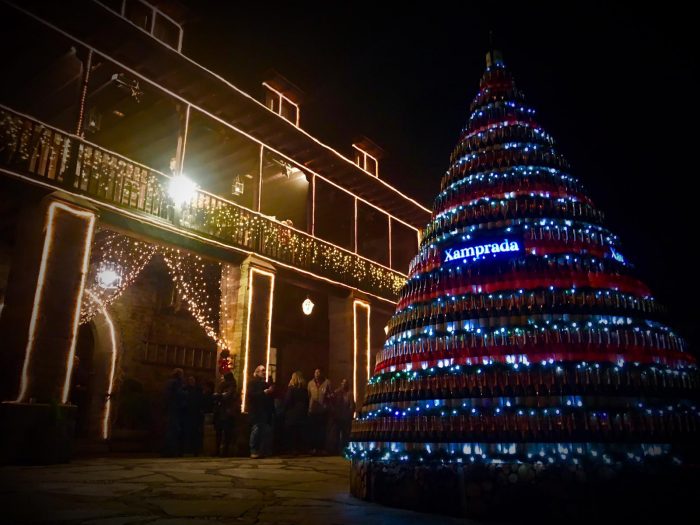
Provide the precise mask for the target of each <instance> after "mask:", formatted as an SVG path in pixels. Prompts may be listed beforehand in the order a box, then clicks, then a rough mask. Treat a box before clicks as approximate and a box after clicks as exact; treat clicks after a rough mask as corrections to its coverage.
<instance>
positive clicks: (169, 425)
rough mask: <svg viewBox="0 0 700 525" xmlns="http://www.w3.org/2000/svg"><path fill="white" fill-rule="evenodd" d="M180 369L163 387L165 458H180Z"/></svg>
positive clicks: (181, 403) (181, 393) (181, 373)
mask: <svg viewBox="0 0 700 525" xmlns="http://www.w3.org/2000/svg"><path fill="white" fill-rule="evenodd" d="M183 375H184V372H183V371H182V368H175V369H174V370H173V373H172V376H171V377H170V379H169V380H168V383H167V385H166V387H165V417H166V426H165V446H164V448H163V455H164V456H166V457H176V456H182V423H183V421H182V419H183V417H182V416H183V390H182V388H183V386H184V384H183V380H182V377H183Z"/></svg>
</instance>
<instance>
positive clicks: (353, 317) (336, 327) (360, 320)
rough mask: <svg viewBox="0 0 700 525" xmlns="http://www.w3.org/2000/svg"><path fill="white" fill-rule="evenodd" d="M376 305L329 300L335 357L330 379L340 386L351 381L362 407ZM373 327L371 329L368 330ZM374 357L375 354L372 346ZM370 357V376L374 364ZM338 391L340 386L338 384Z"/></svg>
mask: <svg viewBox="0 0 700 525" xmlns="http://www.w3.org/2000/svg"><path fill="white" fill-rule="evenodd" d="M371 316H372V305H371V304H370V303H369V302H367V301H365V300H363V299H359V298H357V297H354V296H352V295H350V296H348V297H341V298H339V297H332V296H331V297H329V298H328V322H329V324H330V327H329V328H330V330H329V331H330V347H331V355H330V359H329V360H328V362H329V367H328V368H329V370H328V376H329V377H332V378H333V379H334V381H335V382H336V383H338V382H339V381H340V379H342V378H345V379H347V380H348V383H349V385H350V388H351V389H352V390H353V392H354V393H355V403H357V404H358V405H359V404H361V403H362V400H363V399H364V397H365V386H366V385H367V381H368V379H369V376H368V375H367V363H368V360H367V354H368V345H371V337H372V326H371V323H368V320H370V321H371ZM368 325H369V326H368ZM369 348H370V353H371V346H370V347H369ZM371 360H372V358H371V357H370V375H371V369H372V368H373V365H374V363H372V362H371ZM333 386H334V387H337V386H338V384H334V385H333Z"/></svg>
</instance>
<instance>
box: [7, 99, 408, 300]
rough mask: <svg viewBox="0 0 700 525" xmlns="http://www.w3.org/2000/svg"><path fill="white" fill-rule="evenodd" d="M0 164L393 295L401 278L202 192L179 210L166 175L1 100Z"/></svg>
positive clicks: (348, 282) (380, 266) (389, 271)
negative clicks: (173, 199) (16, 110)
mask: <svg viewBox="0 0 700 525" xmlns="http://www.w3.org/2000/svg"><path fill="white" fill-rule="evenodd" d="M0 166H3V167H5V168H6V169H8V170H10V171H15V172H18V173H21V174H23V175H25V176H30V177H32V178H36V179H38V180H42V181H44V182H48V183H50V184H52V185H55V186H56V187H57V189H66V190H68V191H71V192H74V193H79V194H83V195H87V196H89V197H92V198H93V199H95V200H97V201H99V202H104V203H108V204H112V205H116V206H118V207H121V208H124V209H127V210H131V211H139V212H142V213H145V214H147V215H151V216H154V217H156V218H158V219H161V220H165V221H169V222H171V223H173V224H175V225H176V226H178V227H180V228H183V229H186V230H191V231H195V232H197V233H200V234H204V235H206V236H209V237H211V238H213V239H216V240H218V241H220V242H223V243H225V244H228V245H231V246H235V247H238V248H242V249H244V250H247V251H251V252H255V253H259V254H261V255H264V256H266V257H269V258H271V259H274V260H277V261H280V262H282V263H285V264H288V265H292V266H294V267H297V268H300V269H303V270H307V271H309V272H312V273H314V274H317V275H320V276H323V277H326V278H328V279H332V280H334V281H338V282H341V283H343V284H346V285H348V286H352V287H354V288H357V289H359V290H362V291H365V292H369V293H373V294H375V295H378V296H380V297H384V298H387V299H390V300H394V301H395V300H397V298H398V294H399V291H400V289H401V287H402V286H403V284H404V282H405V276H404V275H403V274H401V273H399V272H395V271H393V270H391V269H389V268H387V267H385V266H382V265H381V264H378V263H374V262H372V261H370V260H369V259H365V258H363V257H361V256H359V255H357V254H355V253H352V252H350V251H348V250H345V249H343V248H340V247H338V246H335V245H333V244H330V243H328V242H325V241H323V240H321V239H318V238H317V237H313V236H311V235H308V234H306V233H304V232H301V231H299V230H296V229H294V228H290V227H288V226H285V225H284V224H281V223H279V222H276V221H274V220H272V219H270V218H268V217H266V216H264V215H262V214H259V213H256V212H253V211H251V210H248V209H246V208H243V207H241V206H238V205H236V204H234V203H232V202H230V201H227V200H225V199H222V198H219V197H217V196H215V195H212V194H210V193H207V192H205V191H201V190H197V191H196V193H195V196H194V197H193V199H192V200H191V201H190V202H189V203H187V204H186V205H184V206H183V207H182V208H176V207H174V206H173V205H172V202H171V201H170V199H169V198H168V196H167V182H168V180H169V177H168V176H167V175H165V174H163V173H160V172H158V171H155V170H153V169H150V168H148V167H146V166H143V165H141V164H138V163H136V162H133V161H131V160H129V159H127V158H125V157H122V156H121V155H118V154H116V153H113V152H110V151H107V150H105V149H103V148H101V147H99V146H96V145H94V144H91V143H90V142H87V141H85V140H83V139H81V138H79V137H76V136H75V135H71V134H68V133H65V132H63V131H60V130H58V129H55V128H53V127H51V126H48V125H46V124H43V123H41V122H39V121H37V120H34V119H33V118H31V117H28V116H25V115H21V114H19V113H17V112H15V111H12V110H10V109H9V108H6V107H4V106H1V105H0Z"/></svg>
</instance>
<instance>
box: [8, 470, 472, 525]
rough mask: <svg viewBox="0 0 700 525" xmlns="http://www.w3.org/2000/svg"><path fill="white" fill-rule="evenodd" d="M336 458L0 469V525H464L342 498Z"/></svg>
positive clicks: (344, 491)
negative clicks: (0, 519)
mask: <svg viewBox="0 0 700 525" xmlns="http://www.w3.org/2000/svg"><path fill="white" fill-rule="evenodd" d="M348 479H349V464H348V462H347V461H345V460H344V459H342V458H339V457H300V458H270V459H257V460H253V459H248V458H230V459H222V458H176V459H172V458H168V459H161V458H145V457H138V458H116V457H115V458H99V459H91V460H80V461H75V462H73V463H71V464H68V465H60V466H57V465H52V466H47V467H0V505H1V506H2V508H3V509H4V510H3V522H9V523H13V524H14V523H17V524H23V523H51V524H53V523H57V524H68V525H73V524H86V525H131V524H134V525H178V524H184V523H187V524H189V525H198V524H202V525H219V524H234V523H235V524H237V525H247V524H250V525H302V524H303V525H316V524H318V525H346V524H347V525H352V524H356V523H357V524H362V525H392V524H401V525H414V524H415V525H418V524H421V525H437V524H445V525H457V524H460V525H465V524H467V523H474V522H469V521H466V520H459V519H452V518H448V517H444V516H436V515H430V514H420V513H416V512H411V511H404V510H399V509H392V508H387V507H382V506H380V505H375V504H371V503H367V502H365V501H361V500H358V499H355V498H353V497H352V496H350V495H349V493H348Z"/></svg>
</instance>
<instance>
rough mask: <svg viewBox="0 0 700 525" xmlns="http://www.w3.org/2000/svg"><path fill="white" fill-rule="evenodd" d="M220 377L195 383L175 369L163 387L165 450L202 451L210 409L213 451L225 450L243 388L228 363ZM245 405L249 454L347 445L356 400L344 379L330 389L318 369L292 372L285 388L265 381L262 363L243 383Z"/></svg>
mask: <svg viewBox="0 0 700 525" xmlns="http://www.w3.org/2000/svg"><path fill="white" fill-rule="evenodd" d="M219 372H223V373H222V375H221V381H220V383H219V385H218V387H217V388H214V383H213V382H211V381H210V382H207V383H204V384H203V385H199V384H198V382H197V380H196V378H194V377H193V376H189V377H188V378H187V380H185V378H184V373H183V371H182V369H180V368H176V369H175V370H173V374H172V377H171V378H170V380H169V381H168V384H167V386H166V392H165V408H166V411H165V412H166V416H167V423H166V429H165V446H164V450H163V454H164V455H165V456H182V455H183V454H192V455H199V454H201V453H202V452H203V443H204V439H203V436H204V421H205V414H206V413H212V415H213V424H214V429H215V432H216V450H215V451H214V454H215V455H217V456H228V455H230V454H231V453H232V452H234V451H233V450H232V449H231V447H232V445H233V441H234V439H235V435H236V430H237V429H236V424H237V423H238V422H239V421H240V418H239V417H238V415H239V414H240V412H241V404H242V402H241V401H242V400H241V391H240V389H239V388H238V384H237V382H236V379H235V377H234V375H233V372H232V371H231V370H230V369H229V368H228V367H221V366H220V367H219ZM246 411H247V413H248V416H249V422H250V436H249V447H250V457H251V458H259V457H263V456H269V455H270V454H272V453H273V449H274V450H275V451H276V452H279V453H286V454H305V453H311V454H324V453H329V454H337V453H340V452H341V451H342V450H343V449H344V448H345V446H347V443H348V440H349V435H350V425H351V422H352V417H353V414H354V412H355V400H354V398H353V393H352V391H351V390H350V388H349V386H348V382H347V380H345V379H343V380H342V381H341V383H340V386H339V387H338V388H336V389H334V388H333V387H332V386H331V383H330V381H329V380H328V379H327V378H325V377H323V374H322V371H321V370H320V369H316V370H315V371H314V377H313V379H311V380H310V381H308V382H306V380H305V378H304V374H303V373H302V372H300V371H296V372H294V373H293V374H292V376H291V379H290V381H289V384H288V386H287V388H286V390H285V391H283V390H281V389H278V388H276V387H275V385H274V384H272V383H270V382H268V380H267V374H266V369H265V366H264V365H259V366H257V367H256V368H255V370H254V372H253V376H252V378H251V379H250V381H249V382H248V383H247V384H246Z"/></svg>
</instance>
